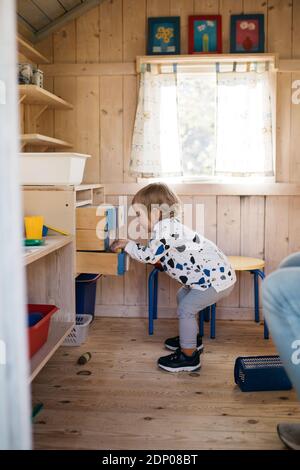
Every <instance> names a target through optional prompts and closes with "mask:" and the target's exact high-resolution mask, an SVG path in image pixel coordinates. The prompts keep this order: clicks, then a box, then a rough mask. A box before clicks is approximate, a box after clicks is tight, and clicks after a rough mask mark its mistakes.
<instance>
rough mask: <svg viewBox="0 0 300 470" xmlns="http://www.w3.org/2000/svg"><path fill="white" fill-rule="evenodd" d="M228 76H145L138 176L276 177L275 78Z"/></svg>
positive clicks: (258, 73) (257, 73) (134, 166)
mask: <svg viewBox="0 0 300 470" xmlns="http://www.w3.org/2000/svg"><path fill="white" fill-rule="evenodd" d="M226 68H227V70H229V71H226V72H224V71H223V70H222V71H221V72H220V71H219V70H216V68H213V69H212V70H211V71H207V69H206V70H204V69H203V71H202V72H201V67H200V68H198V69H197V71H194V72H193V71H189V72H188V71H185V70H184V69H178V70H177V69H176V71H175V72H174V73H154V72H144V73H142V74H141V84H140V91H139V100H138V107H137V113H136V120H135V126H134V133H133V143H132V155H131V162H130V170H131V173H132V174H133V175H135V176H141V177H167V176H183V177H184V178H188V179H191V178H192V179H194V178H195V177H196V178H197V177H199V178H201V177H205V178H207V177H209V178H210V177H214V176H229V177H235V176H242V177H248V176H255V177H260V176H273V174H274V169H273V151H272V111H271V93H270V90H271V87H270V83H269V72H268V71H266V67H265V64H263V68H262V70H261V69H260V70H258V68H257V64H252V63H251V64H249V67H248V70H249V71H245V70H243V71H238V70H235V71H234V72H233V71H232V70H233V68H234V65H233V64H227V67H226ZM199 69H200V71H199ZM253 69H254V70H253Z"/></svg>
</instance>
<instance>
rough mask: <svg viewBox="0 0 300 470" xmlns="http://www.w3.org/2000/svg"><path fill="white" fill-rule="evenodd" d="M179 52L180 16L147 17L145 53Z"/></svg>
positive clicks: (169, 53) (175, 53) (173, 53)
mask: <svg viewBox="0 0 300 470" xmlns="http://www.w3.org/2000/svg"><path fill="white" fill-rule="evenodd" d="M177 54H180V16H159V17H151V18H148V41H147V55H177Z"/></svg>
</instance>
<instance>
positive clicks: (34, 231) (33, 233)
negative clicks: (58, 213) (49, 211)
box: [24, 215, 44, 240]
mask: <svg viewBox="0 0 300 470" xmlns="http://www.w3.org/2000/svg"><path fill="white" fill-rule="evenodd" d="M24 223H25V233H26V238H28V239H31V240H32V239H34V240H41V239H42V238H43V225H44V217H43V216H41V215H33V216H30V217H24Z"/></svg>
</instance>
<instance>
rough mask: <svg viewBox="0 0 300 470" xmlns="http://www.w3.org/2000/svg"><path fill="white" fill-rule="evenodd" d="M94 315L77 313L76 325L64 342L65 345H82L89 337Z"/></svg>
mask: <svg viewBox="0 0 300 470" xmlns="http://www.w3.org/2000/svg"><path fill="white" fill-rule="evenodd" d="M92 319H93V316H92V315H76V325H75V326H74V328H73V330H72V331H71V333H70V334H68V336H67V337H66V339H65V340H64V342H63V346H80V345H81V344H82V343H84V342H85V341H86V339H87V335H88V332H89V325H90V323H91V321H92Z"/></svg>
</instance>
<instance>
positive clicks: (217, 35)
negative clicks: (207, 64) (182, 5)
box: [188, 15, 222, 54]
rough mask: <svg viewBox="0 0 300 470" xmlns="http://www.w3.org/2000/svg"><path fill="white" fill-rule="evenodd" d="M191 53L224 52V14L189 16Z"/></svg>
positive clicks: (189, 49) (189, 48)
mask: <svg viewBox="0 0 300 470" xmlns="http://www.w3.org/2000/svg"><path fill="white" fill-rule="evenodd" d="M188 51H189V54H220V53H221V52H222V16H221V15H193V16H189V47H188Z"/></svg>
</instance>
